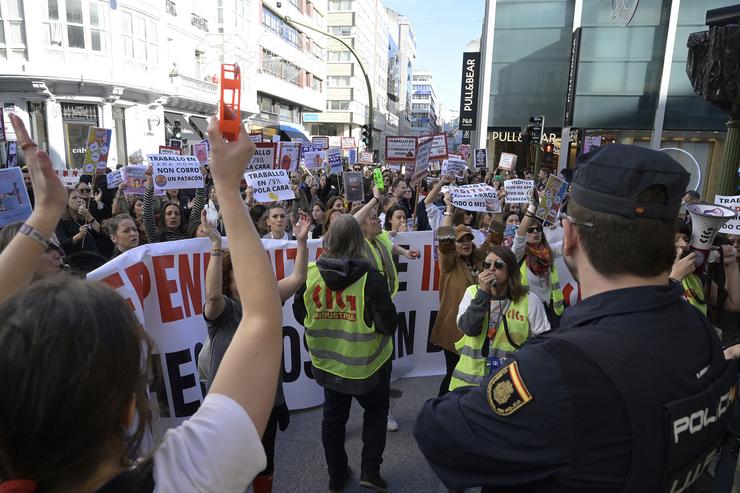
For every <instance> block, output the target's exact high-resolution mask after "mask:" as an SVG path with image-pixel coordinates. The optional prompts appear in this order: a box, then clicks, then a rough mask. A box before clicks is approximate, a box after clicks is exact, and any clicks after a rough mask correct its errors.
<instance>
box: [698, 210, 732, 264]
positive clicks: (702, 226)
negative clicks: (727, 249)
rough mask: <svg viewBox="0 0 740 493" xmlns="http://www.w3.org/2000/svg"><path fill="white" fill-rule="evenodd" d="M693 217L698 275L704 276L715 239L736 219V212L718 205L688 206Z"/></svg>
mask: <svg viewBox="0 0 740 493" xmlns="http://www.w3.org/2000/svg"><path fill="white" fill-rule="evenodd" d="M686 212H688V213H689V215H690V217H691V242H690V243H689V247H690V248H691V250H692V251H693V252H695V253H696V271H695V272H696V273H697V274H703V273H704V270H705V269H706V267H707V263H708V260H709V252H710V250H711V248H712V243H714V237H715V236H717V232H718V231H719V230H720V228H721V227H722V226H724V224H725V223H726V222H727V221H729V220H730V219H732V218H734V217H735V211H734V210H732V209H730V208H729V207H724V206H721V205H716V204H707V203H697V204H689V205H687V206H686Z"/></svg>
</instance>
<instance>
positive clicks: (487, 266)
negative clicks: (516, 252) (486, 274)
mask: <svg viewBox="0 0 740 493" xmlns="http://www.w3.org/2000/svg"><path fill="white" fill-rule="evenodd" d="M505 265H506V264H505V263H504V261H503V260H501V259H500V258H497V259H496V260H494V261H493V262H489V261H488V260H484V261H483V269H485V270H488V269H490V268H491V266H493V267H495V268H496V270H503V268H504V266H505Z"/></svg>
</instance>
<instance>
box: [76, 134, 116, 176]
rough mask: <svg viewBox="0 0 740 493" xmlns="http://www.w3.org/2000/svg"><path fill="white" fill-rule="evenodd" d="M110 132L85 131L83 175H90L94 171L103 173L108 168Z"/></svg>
mask: <svg viewBox="0 0 740 493" xmlns="http://www.w3.org/2000/svg"><path fill="white" fill-rule="evenodd" d="M111 133H112V130H111V129H109V128H98V127H90V128H89V129H88V131H87V150H86V151H85V163H84V164H83V169H84V170H85V173H87V174H92V173H93V172H94V171H95V170H96V169H97V170H100V171H105V168H106V167H107V166H108V151H110V138H111Z"/></svg>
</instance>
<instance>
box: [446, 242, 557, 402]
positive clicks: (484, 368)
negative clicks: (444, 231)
mask: <svg viewBox="0 0 740 493" xmlns="http://www.w3.org/2000/svg"><path fill="white" fill-rule="evenodd" d="M482 266H483V271H482V272H481V273H480V274H478V284H477V285H475V284H474V285H472V286H470V287H469V288H468V289H467V290H466V291H465V296H463V299H462V301H461V302H460V306H459V308H458V312H457V326H458V327H459V328H460V330H461V331H462V332H463V333H464V334H465V336H464V337H463V338H461V339H460V340H459V341H457V343H456V344H455V348H456V349H457V350H458V351H459V353H460V361H459V362H458V364H457V366H456V367H455V371H454V373H453V374H452V379H451V381H450V390H455V389H456V388H459V387H466V386H472V385H479V384H480V383H481V382H482V381H483V380H484V379H485V378H486V376H488V375H490V374H492V373H495V372H496V371H497V369H498V368H499V367H500V366H501V364H502V362H503V360H505V359H506V358H508V356H509V355H510V354H511V353H513V352H514V351H516V350H517V349H519V348H520V347H521V346H522V344H524V343H525V342H526V341H527V339H529V338H530V337H531V336H533V335H538V334H542V333H543V332H547V331H548V330H550V322H548V320H547V315H546V314H545V309H544V307H543V306H542V303H541V302H540V300H539V298H538V297H537V296H536V295H535V294H533V293H528V292H527V288H526V286H524V285H522V277H521V273H520V272H519V268H518V266H517V261H516V257H515V256H514V254H513V253H512V252H511V250H509V249H508V248H506V247H504V246H500V245H493V246H491V247H490V249H489V251H488V255H487V256H486V259H485V260H484V261H483V264H482Z"/></svg>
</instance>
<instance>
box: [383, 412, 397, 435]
mask: <svg viewBox="0 0 740 493" xmlns="http://www.w3.org/2000/svg"><path fill="white" fill-rule="evenodd" d="M385 429H386V430H388V431H398V421H396V418H394V417H393V415H392V414H391V412H390V411H388V424H387V425H386V427H385Z"/></svg>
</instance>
